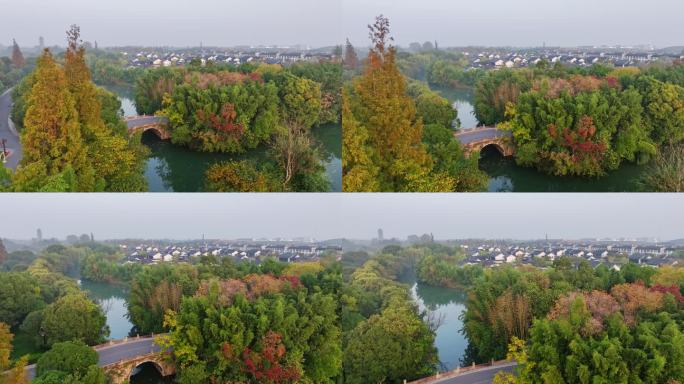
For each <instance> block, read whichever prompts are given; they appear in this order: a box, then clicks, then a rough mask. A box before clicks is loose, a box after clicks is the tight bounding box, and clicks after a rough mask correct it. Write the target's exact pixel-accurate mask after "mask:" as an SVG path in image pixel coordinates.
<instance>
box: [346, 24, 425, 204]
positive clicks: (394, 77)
mask: <svg viewBox="0 0 684 384" xmlns="http://www.w3.org/2000/svg"><path fill="white" fill-rule="evenodd" d="M368 28H369V35H370V38H371V41H372V43H373V47H372V48H371V49H370V52H369V53H368V59H367V61H366V67H365V70H364V73H363V75H362V76H359V77H357V78H356V79H354V82H353V91H354V92H353V97H352V100H351V110H352V113H353V116H354V118H355V119H356V120H357V121H358V123H359V124H361V125H363V126H364V127H365V128H366V130H367V131H368V144H369V146H370V147H371V148H372V152H373V162H374V164H375V165H376V166H377V167H378V171H379V172H378V176H379V177H378V179H379V187H380V188H379V190H382V191H416V190H422V189H425V187H426V186H425V185H421V183H424V182H425V179H426V178H427V177H428V175H429V173H430V170H431V167H432V160H431V159H430V157H429V155H428V153H427V151H426V150H425V148H424V146H423V144H422V142H421V136H422V130H423V124H422V122H421V121H420V120H418V119H417V118H416V107H415V105H414V103H413V100H411V98H410V97H409V96H408V95H407V94H406V79H405V78H404V77H403V75H402V74H401V72H400V71H399V69H398V67H397V64H396V48H395V47H394V46H392V44H391V42H392V40H393V39H392V38H391V37H390V35H389V33H390V30H389V20H388V19H387V18H385V17H384V16H382V15H381V16H378V17H377V18H376V20H375V23H374V24H373V25H369V26H368ZM343 172H345V173H347V172H349V169H345V170H343ZM373 189H374V188H373V185H372V184H370V185H367V186H361V188H360V190H373Z"/></svg>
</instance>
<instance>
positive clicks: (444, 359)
mask: <svg viewBox="0 0 684 384" xmlns="http://www.w3.org/2000/svg"><path fill="white" fill-rule="evenodd" d="M411 294H412V296H413V298H414V299H415V300H416V303H417V304H418V307H419V309H420V310H421V311H423V310H426V309H427V310H429V311H431V312H433V315H434V316H435V317H436V318H438V319H441V321H442V323H441V325H440V327H439V328H437V331H436V334H435V346H436V347H437V350H438V353H439V360H440V363H441V367H440V369H442V370H451V369H455V368H457V367H458V366H459V365H460V363H461V360H462V358H463V357H464V355H465V352H466V348H467V347H468V340H467V339H466V338H465V336H464V335H463V334H462V333H461V329H462V328H463V321H461V314H462V313H463V311H465V301H466V298H467V295H466V292H465V291H464V290H461V289H449V288H441V287H433V286H429V285H425V284H420V283H415V284H413V286H412V288H411Z"/></svg>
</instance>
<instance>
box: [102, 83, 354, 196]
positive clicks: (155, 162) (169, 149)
mask: <svg viewBox="0 0 684 384" xmlns="http://www.w3.org/2000/svg"><path fill="white" fill-rule="evenodd" d="M109 89H110V90H111V91H112V92H115V93H116V94H117V95H119V99H120V100H121V106H122V109H123V113H124V116H135V115H137V112H136V110H135V103H134V101H133V100H132V96H131V91H130V90H127V89H125V88H118V87H117V88H113V87H110V88H109ZM312 135H313V137H314V141H315V144H316V145H317V146H318V148H319V150H320V153H321V155H322V163H323V165H324V166H325V169H326V175H327V176H328V179H329V180H330V182H331V187H332V191H333V192H341V191H342V160H341V159H342V126H341V125H340V124H325V125H321V126H320V127H314V128H313V129H312ZM142 141H143V144H145V145H146V146H148V147H149V148H150V150H151V156H150V157H149V159H148V160H147V164H146V167H145V178H146V179H147V183H148V186H149V191H150V192H201V191H202V190H203V189H204V172H205V171H206V170H207V168H209V167H210V166H211V165H212V164H214V163H217V162H221V161H227V160H236V159H240V160H242V159H253V160H256V161H264V160H265V159H266V148H265V147H260V148H257V149H255V150H253V151H250V152H249V153H247V154H241V155H230V154H223V153H204V152H195V151H192V150H189V149H187V148H185V147H181V146H177V145H173V144H171V142H170V141H162V140H159V138H157V137H156V136H155V135H154V134H152V133H149V132H146V133H145V134H144V135H143V138H142Z"/></svg>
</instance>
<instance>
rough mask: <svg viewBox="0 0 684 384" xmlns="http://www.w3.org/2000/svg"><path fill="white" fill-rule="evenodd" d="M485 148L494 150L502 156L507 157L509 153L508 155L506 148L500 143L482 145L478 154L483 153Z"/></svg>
mask: <svg viewBox="0 0 684 384" xmlns="http://www.w3.org/2000/svg"><path fill="white" fill-rule="evenodd" d="M485 148H494V149H496V150H497V151H498V152H499V153H500V154H501V156H507V153H508V152H507V150H506V148H505V145H504V144H503V143H498V142H492V143H488V144H487V143H485V144H483V145H482V147H480V149H479V150H478V153H482V151H484V150H485Z"/></svg>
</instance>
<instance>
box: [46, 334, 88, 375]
mask: <svg viewBox="0 0 684 384" xmlns="http://www.w3.org/2000/svg"><path fill="white" fill-rule="evenodd" d="M97 362H98V355H97V352H96V351H95V350H94V349H92V348H90V347H89V346H87V345H85V344H84V343H82V342H80V341H65V342H61V343H55V344H54V345H53V346H52V348H50V350H49V351H47V352H45V353H44V354H43V355H42V356H41V357H40V358H39V359H38V362H37V363H36V375H37V376H41V375H43V374H44V373H46V372H50V371H61V372H64V373H66V374H77V375H80V376H83V375H86V374H87V373H88V371H89V369H88V368H89V367H90V366H92V365H97Z"/></svg>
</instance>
